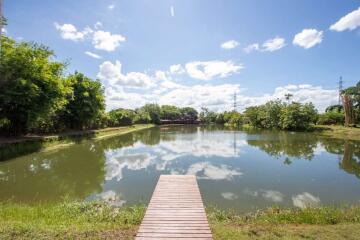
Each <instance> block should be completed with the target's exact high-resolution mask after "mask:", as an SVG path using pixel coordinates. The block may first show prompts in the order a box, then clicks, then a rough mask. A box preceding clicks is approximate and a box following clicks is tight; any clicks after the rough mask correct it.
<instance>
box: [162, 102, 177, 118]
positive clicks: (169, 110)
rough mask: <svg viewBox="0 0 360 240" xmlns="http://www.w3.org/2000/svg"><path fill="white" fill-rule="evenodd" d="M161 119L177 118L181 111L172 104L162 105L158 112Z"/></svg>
mask: <svg viewBox="0 0 360 240" xmlns="http://www.w3.org/2000/svg"><path fill="white" fill-rule="evenodd" d="M160 118H161V119H167V120H178V119H180V118H181V111H180V109H179V108H178V107H176V106H172V105H162V106H161V112H160Z"/></svg>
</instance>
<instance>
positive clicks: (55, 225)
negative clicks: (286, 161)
mask: <svg viewBox="0 0 360 240" xmlns="http://www.w3.org/2000/svg"><path fill="white" fill-rule="evenodd" d="M144 213H145V207H144V206H134V207H124V208H117V207H111V206H109V205H106V204H104V203H78V202H75V203H74V202H73V203H68V202H65V203H58V204H41V205H37V206H29V205H21V204H14V203H2V204H0V238H1V239H15V238H16V239H17V238H19V239H35V238H36V239H54V238H55V239H74V238H75V239H85V238H86V239H133V238H134V235H135V234H136V231H137V228H138V226H139V224H140V223H141V219H142V217H143V215H144ZM207 213H208V218H209V222H210V226H211V228H212V232H213V234H214V238H215V239H343V238H346V239H356V238H357V237H358V236H360V207H359V206H354V207H319V208H309V209H304V210H300V209H287V210H285V209H278V208H271V209H268V210H263V211H258V212H255V213H252V214H246V215H238V214H235V213H231V212H229V211H221V210H218V209H216V208H209V209H207Z"/></svg>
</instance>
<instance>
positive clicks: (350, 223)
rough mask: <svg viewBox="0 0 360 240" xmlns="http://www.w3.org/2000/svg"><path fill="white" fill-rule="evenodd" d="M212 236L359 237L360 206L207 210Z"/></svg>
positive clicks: (255, 237)
mask: <svg viewBox="0 0 360 240" xmlns="http://www.w3.org/2000/svg"><path fill="white" fill-rule="evenodd" d="M208 218H209V221H210V225H211V228H212V231H213V234H214V238H215V239H358V236H360V207H359V206H354V207H333V206H332V207H318V208H307V209H279V208H271V209H267V210H263V211H258V212H256V213H252V214H246V215H237V214H234V213H231V212H226V211H221V210H216V209H209V210H208Z"/></svg>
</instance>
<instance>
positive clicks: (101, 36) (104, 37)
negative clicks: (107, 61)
mask: <svg viewBox="0 0 360 240" xmlns="http://www.w3.org/2000/svg"><path fill="white" fill-rule="evenodd" d="M125 40H126V39H125V37H124V36H122V35H120V34H111V33H110V32H105V31H102V30H98V31H95V32H94V35H93V44H94V47H95V48H96V49H101V50H105V51H108V52H111V51H114V50H115V49H116V48H117V47H119V45H120V42H124V41H125Z"/></svg>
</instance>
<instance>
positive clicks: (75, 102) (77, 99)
mask: <svg viewBox="0 0 360 240" xmlns="http://www.w3.org/2000/svg"><path fill="white" fill-rule="evenodd" d="M66 84H67V86H69V87H70V88H71V89H72V94H71V95H70V96H69V99H68V103H67V104H66V106H65V108H64V110H63V112H62V113H61V119H62V121H64V122H65V124H66V126H68V127H70V128H76V129H84V128H91V127H97V126H98V122H97V121H98V120H99V119H101V118H99V116H101V115H102V113H103V112H104V110H105V99H104V90H103V88H102V85H101V83H100V81H98V80H95V81H94V80H92V79H91V78H88V77H86V76H85V75H84V74H82V73H78V72H75V74H73V75H70V76H69V77H68V78H67V79H66Z"/></svg>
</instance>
